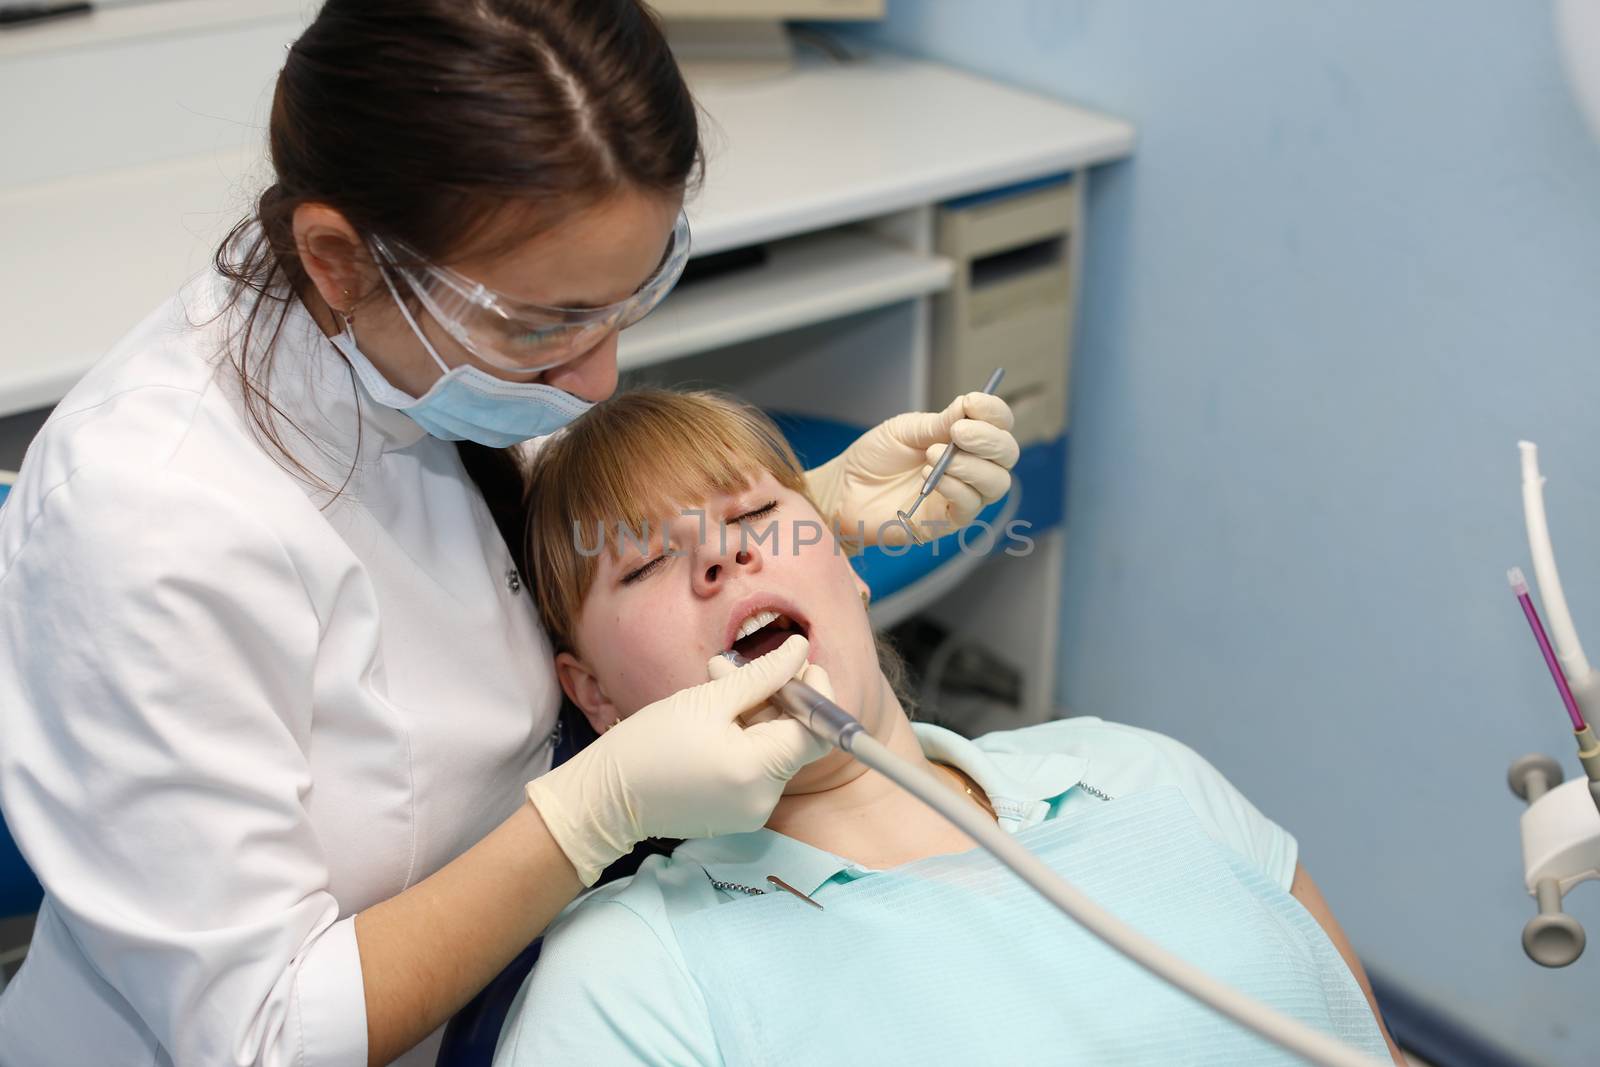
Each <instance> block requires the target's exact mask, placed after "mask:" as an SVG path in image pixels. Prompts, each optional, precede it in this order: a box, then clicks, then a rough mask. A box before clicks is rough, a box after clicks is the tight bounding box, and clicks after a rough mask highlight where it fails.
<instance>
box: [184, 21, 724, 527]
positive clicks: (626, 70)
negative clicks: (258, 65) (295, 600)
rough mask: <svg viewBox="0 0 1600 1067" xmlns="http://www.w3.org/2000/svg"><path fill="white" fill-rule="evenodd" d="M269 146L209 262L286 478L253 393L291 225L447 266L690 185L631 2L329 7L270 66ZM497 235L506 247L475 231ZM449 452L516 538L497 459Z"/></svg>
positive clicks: (673, 115)
mask: <svg viewBox="0 0 1600 1067" xmlns="http://www.w3.org/2000/svg"><path fill="white" fill-rule="evenodd" d="M270 141H271V154H272V167H273V173H274V180H273V182H272V184H271V185H270V186H268V187H267V189H266V191H265V192H263V193H262V194H261V197H260V199H259V200H258V202H257V204H256V210H255V212H254V214H253V215H251V216H250V217H249V218H247V219H245V220H244V221H243V222H241V223H239V224H238V225H237V226H235V227H234V229H233V231H232V232H231V233H230V234H229V235H228V237H227V238H226V239H225V240H224V241H223V243H222V245H221V247H219V248H218V250H217V253H216V257H215V263H216V267H217V270H218V271H220V272H221V273H222V274H223V276H225V277H226V278H227V279H228V280H229V283H230V285H229V290H228V299H227V303H226V305H225V308H224V311H225V312H226V311H229V310H232V309H235V308H238V309H239V310H240V311H241V312H242V315H243V318H242V323H241V325H240V327H239V331H238V334H237V335H236V336H235V337H233V338H232V339H231V340H230V351H229V356H230V358H231V360H232V362H233V365H234V367H235V369H236V370H237V371H238V374H239V377H240V379H241V382H242V384H243V388H244V397H245V404H246V407H247V409H248V411H249V414H250V418H251V420H252V422H253V423H254V424H255V426H256V428H257V430H258V431H259V432H260V434H261V435H262V437H263V438H264V440H265V441H267V442H270V443H271V445H272V447H273V448H274V449H275V450H276V451H277V452H278V453H279V457H280V461H282V462H285V463H286V464H287V465H288V466H289V467H291V468H292V469H293V470H294V471H295V472H296V473H298V474H300V475H302V476H304V475H306V474H307V471H306V469H305V467H304V466H302V465H301V464H300V463H298V462H297V461H296V460H295V459H294V457H293V456H292V455H291V454H290V453H289V451H288V449H287V448H285V446H284V445H283V443H282V440H281V438H280V436H279V434H278V431H277V429H276V425H275V423H276V420H277V419H278V418H282V417H283V413H282V412H281V411H279V409H278V408H277V406H276V405H275V404H274V403H273V401H272V399H271V397H270V396H269V395H268V393H267V390H266V386H265V383H266V381H267V380H268V379H267V373H266V372H267V371H268V370H269V369H270V365H271V360H272V349H273V346H274V343H275V342H276V340H277V338H278V335H279V333H280V332H281V330H282V327H283V322H284V316H285V314H286V313H287V311H288V308H289V306H290V303H291V302H292V301H293V300H295V299H296V298H297V297H296V294H297V293H300V292H304V291H305V289H306V288H307V287H308V286H309V285H310V281H309V279H308V278H307V276H306V272H305V269H304V267H303V266H302V265H301V263H300V257H299V255H298V253H297V251H296V248H295V240H294V232H293V219H294V212H295V209H296V208H298V207H299V206H300V205H302V204H306V203H322V204H327V205H329V206H330V207H333V208H334V209H336V210H337V211H339V212H340V213H341V214H342V215H343V216H344V217H345V219H347V220H348V221H349V223H350V225H351V226H352V227H354V228H355V230H356V232H357V233H359V234H361V235H362V236H364V237H365V236H370V235H378V236H381V237H385V238H388V239H390V240H391V241H394V242H399V243H403V244H405V245H407V246H409V247H411V248H413V249H415V250H416V251H417V252H418V253H419V254H420V255H421V256H423V257H425V258H426V259H428V260H429V261H431V262H437V263H447V262H450V261H451V260H452V259H458V258H460V257H462V256H464V255H466V254H469V252H471V253H480V254H494V253H495V252H497V251H499V250H500V249H502V248H509V247H511V246H514V245H515V244H518V243H521V242H523V241H526V240H527V239H528V238H530V237H532V236H534V235H535V234H536V233H537V232H539V230H540V228H541V227H543V226H546V225H548V224H549V223H550V221H552V218H553V216H554V215H555V214H556V213H565V212H568V211H572V210H579V209H582V208H584V207H586V206H589V205H592V204H594V203H596V202H598V201H600V200H603V199H604V198H606V197H607V196H609V195H612V194H614V193H616V192H618V191H620V190H623V189H630V188H631V189H640V190H645V191H654V192H661V193H672V192H679V191H683V190H685V189H686V188H687V187H688V186H689V185H690V184H692V182H693V181H694V180H696V178H697V177H698V175H699V173H700V167H701V155H700V144H699V127H698V121H697V116H696V113H695V107H694V102H693V100H692V99H691V97H690V95H689V91H688V88H687V86H686V85H685V84H684V81H683V77H682V75H681V74H680V73H679V71H678V67H677V64H676V62H675V61H674V59H673V57H672V53H671V51H670V50H669V49H668V47H667V43H666V40H665V38H664V37H663V36H662V33H661V30H660V27H659V26H658V25H657V23H656V20H655V17H654V16H653V14H652V13H651V12H650V10H649V9H648V8H647V7H645V6H644V5H643V4H641V3H638V2H637V0H385V2H381V3H380V2H376V0H328V2H327V3H326V4H324V5H323V7H322V9H321V11H320V12H318V14H317V17H316V20H315V21H314V22H312V24H311V25H310V26H309V27H308V28H307V29H306V31H305V32H304V33H303V34H302V35H301V36H300V38H299V40H297V41H295V43H294V44H293V45H292V46H291V47H290V49H289V52H288V55H287V56H286V57H285V59H284V65H283V69H282V71H281V72H280V73H279V75H278V82H277V88H276V90H275V91H274V93H273V98H272V117H271V124H270ZM508 212H509V213H510V214H508ZM507 217H510V218H514V219H516V220H517V223H518V225H517V226H516V227H515V229H516V231H517V232H515V233H505V232H502V233H498V234H495V233H491V232H490V226H489V224H490V222H491V221H499V220H503V219H505V218H507ZM263 333H265V334H266V336H267V340H266V343H265V344H260V343H257V344H256V345H255V346H252V339H253V338H257V337H259V336H260V335H261V334H263ZM330 351H331V350H330ZM252 361H254V364H253V363H252ZM352 388H354V383H352ZM461 452H462V458H463V460H464V461H465V462H466V463H467V466H468V470H469V471H470V472H471V473H472V475H473V477H474V478H475V479H476V480H477V481H478V483H479V485H480V486H481V487H483V488H484V489H485V491H486V492H485V495H486V496H487V497H488V499H489V500H490V503H491V506H492V507H494V508H495V510H496V519H497V521H498V520H501V519H504V520H506V521H512V522H516V521H517V520H516V518H515V517H514V512H515V508H516V501H517V499H518V497H519V496H520V494H519V493H517V492H515V491H514V489H515V486H514V485H513V484H512V482H513V481H514V480H515V477H516V472H515V468H514V465H513V464H512V463H511V461H510V459H509V457H508V456H506V455H505V454H504V453H500V452H498V451H497V450H492V449H483V448H481V447H478V446H466V445H464V446H463V447H462V449H461ZM507 491H511V492H510V496H509V498H508V497H507ZM501 530H502V533H505V532H506V531H507V527H506V526H505V525H504V524H503V523H502V526H501Z"/></svg>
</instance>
